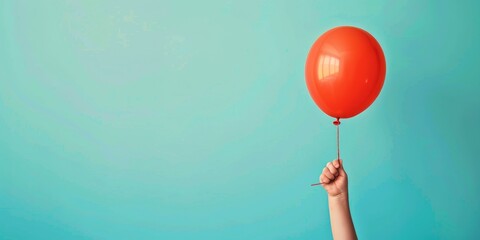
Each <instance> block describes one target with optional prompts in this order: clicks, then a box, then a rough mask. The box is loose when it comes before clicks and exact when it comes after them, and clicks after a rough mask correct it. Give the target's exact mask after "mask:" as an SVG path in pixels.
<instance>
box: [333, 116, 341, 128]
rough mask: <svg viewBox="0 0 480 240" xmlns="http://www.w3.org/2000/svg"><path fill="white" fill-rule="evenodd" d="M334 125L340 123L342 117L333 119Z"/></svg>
mask: <svg viewBox="0 0 480 240" xmlns="http://www.w3.org/2000/svg"><path fill="white" fill-rule="evenodd" d="M333 125H335V126H338V125H340V118H337V120H335V121H333Z"/></svg>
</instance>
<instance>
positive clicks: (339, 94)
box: [305, 26, 386, 118]
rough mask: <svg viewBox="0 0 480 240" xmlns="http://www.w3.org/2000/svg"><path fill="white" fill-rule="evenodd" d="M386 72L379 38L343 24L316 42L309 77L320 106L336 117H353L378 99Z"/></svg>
mask: <svg viewBox="0 0 480 240" xmlns="http://www.w3.org/2000/svg"><path fill="white" fill-rule="evenodd" d="M385 71H386V70H385V56H384V55H383V51H382V48H381V47H380V44H378V42H377V41H376V40H375V38H374V37H373V36H372V35H370V34H369V33H368V32H366V31H365V30H362V29H360V28H356V27H347V26H343V27H336V28H333V29H331V30H329V31H327V32H325V33H324V34H323V35H322V36H320V37H319V38H318V39H317V40H316V41H315V43H314V44H313V46H312V48H311V49H310V52H309V53H308V57H307V63H306V66H305V79H306V82H307V87H308V91H309V92H310V95H311V97H312V98H313V100H314V102H315V103H316V104H317V106H318V107H319V108H320V109H322V110H323V111H324V112H325V113H326V114H328V115H330V116H332V117H334V118H350V117H353V116H356V115H357V114H359V113H361V112H363V111H364V110H365V109H367V108H368V107H369V106H370V105H371V104H372V103H373V101H375V99H376V98H377V96H378V94H379V93H380V90H382V86H383V82H384V80H385Z"/></svg>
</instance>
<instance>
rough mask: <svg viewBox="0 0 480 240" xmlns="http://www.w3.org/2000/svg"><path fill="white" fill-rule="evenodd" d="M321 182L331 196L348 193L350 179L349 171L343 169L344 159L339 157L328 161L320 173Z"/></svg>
mask: <svg viewBox="0 0 480 240" xmlns="http://www.w3.org/2000/svg"><path fill="white" fill-rule="evenodd" d="M320 182H321V183H322V186H323V188H325V190H326V191H327V193H328V195H329V196H331V197H336V196H340V195H343V194H347V193H348V180H347V173H346V172H345V170H343V161H342V160H338V159H337V160H334V161H331V162H329V163H327V166H326V167H325V168H324V169H323V172H322V174H321V175H320Z"/></svg>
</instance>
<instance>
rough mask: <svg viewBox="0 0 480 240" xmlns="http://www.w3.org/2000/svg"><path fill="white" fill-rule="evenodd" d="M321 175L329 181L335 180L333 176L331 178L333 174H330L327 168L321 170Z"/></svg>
mask: <svg viewBox="0 0 480 240" xmlns="http://www.w3.org/2000/svg"><path fill="white" fill-rule="evenodd" d="M322 174H323V175H325V177H327V178H328V179H330V180H333V179H335V176H333V174H332V173H331V172H330V170H328V168H326V167H325V168H323V173H322Z"/></svg>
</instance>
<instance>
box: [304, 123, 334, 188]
mask: <svg viewBox="0 0 480 240" xmlns="http://www.w3.org/2000/svg"><path fill="white" fill-rule="evenodd" d="M333 125H335V126H336V127H337V159H340V118H337V120H335V121H333ZM323 184H324V183H322V182H318V183H314V184H310V186H312V187H314V186H319V185H323Z"/></svg>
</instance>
